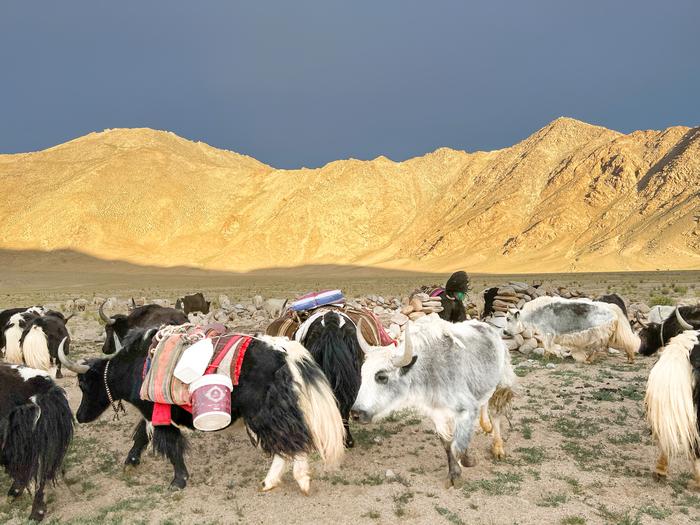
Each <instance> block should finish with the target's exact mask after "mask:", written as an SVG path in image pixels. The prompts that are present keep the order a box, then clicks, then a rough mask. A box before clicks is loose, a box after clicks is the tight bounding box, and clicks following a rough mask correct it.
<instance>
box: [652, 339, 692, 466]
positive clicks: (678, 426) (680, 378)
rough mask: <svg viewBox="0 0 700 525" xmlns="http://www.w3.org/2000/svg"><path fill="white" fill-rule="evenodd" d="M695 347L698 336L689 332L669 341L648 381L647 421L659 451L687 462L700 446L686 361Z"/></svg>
mask: <svg viewBox="0 0 700 525" xmlns="http://www.w3.org/2000/svg"><path fill="white" fill-rule="evenodd" d="M696 344H698V332H695V331H692V330H688V331H686V332H683V333H682V334H679V335H677V336H676V337H674V338H673V339H671V340H670V341H669V343H668V344H667V345H666V348H665V350H664V352H663V353H662V354H661V357H659V360H658V361H657V363H656V364H655V365H654V367H653V368H652V369H651V372H650V373H649V380H648V381H647V391H646V396H645V398H644V403H645V405H646V416H647V421H648V422H649V426H650V427H651V431H652V435H653V436H654V438H655V439H656V442H657V444H658V446H659V448H660V449H661V451H662V452H664V453H665V454H666V455H667V456H668V457H669V458H671V457H674V456H676V457H686V458H690V457H691V456H692V450H693V447H695V446H698V445H700V436H698V427H697V414H696V411H695V404H694V402H693V374H692V371H693V369H692V367H691V364H690V359H689V356H690V352H691V351H692V349H693V347H694V346H695V345H696Z"/></svg>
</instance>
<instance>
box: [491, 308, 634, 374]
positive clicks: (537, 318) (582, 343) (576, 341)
mask: <svg viewBox="0 0 700 525" xmlns="http://www.w3.org/2000/svg"><path fill="white" fill-rule="evenodd" d="M524 328H530V329H532V330H534V331H535V332H537V333H539V334H541V335H542V336H544V337H545V338H546V340H545V347H546V348H547V349H548V348H550V347H551V345H552V344H558V345H561V346H562V347H563V348H565V349H567V350H570V351H571V352H572V353H575V352H585V353H586V354H587V357H586V362H589V363H591V362H593V360H594V358H595V354H596V352H597V351H601V350H602V351H605V350H607V348H608V347H612V348H615V349H617V350H623V351H624V352H625V353H626V354H627V361H628V362H629V363H633V362H634V354H635V353H636V352H637V351H638V350H639V345H640V340H639V337H638V336H637V335H636V334H635V333H634V332H633V331H632V328H631V326H630V323H629V321H628V320H627V316H625V314H624V313H623V312H622V310H621V309H620V307H619V306H617V305H616V304H612V303H604V302H598V301H591V300H590V299H564V298H563V297H549V296H543V297H538V298H537V299H533V300H532V301H530V302H528V303H526V304H525V306H523V308H522V310H519V311H518V312H516V313H515V314H510V315H509V316H508V326H507V327H506V329H505V331H504V333H506V334H507V333H520V332H522V329H524Z"/></svg>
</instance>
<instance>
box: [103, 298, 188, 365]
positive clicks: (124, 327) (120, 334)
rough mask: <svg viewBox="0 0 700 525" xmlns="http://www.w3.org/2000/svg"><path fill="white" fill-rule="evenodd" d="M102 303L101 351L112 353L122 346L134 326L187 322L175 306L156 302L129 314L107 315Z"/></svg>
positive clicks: (157, 325) (137, 308)
mask: <svg viewBox="0 0 700 525" xmlns="http://www.w3.org/2000/svg"><path fill="white" fill-rule="evenodd" d="M104 305H105V303H102V304H101V305H100V309H99V312H100V318H101V319H102V321H103V322H104V323H105V335H106V337H105V342H104V345H103V346H102V353H104V354H114V353H115V352H117V351H118V350H119V349H120V348H121V347H122V341H124V339H125V338H126V334H128V333H129V330H132V329H134V328H158V327H159V326H162V325H167V324H172V325H179V324H183V323H187V322H188V319H187V316H186V315H185V314H183V313H182V312H181V311H180V310H176V309H175V308H168V307H165V306H160V305H157V304H147V305H145V306H138V307H136V308H134V309H133V310H131V312H129V315H124V314H116V315H113V316H111V317H107V315H106V314H105V312H104Z"/></svg>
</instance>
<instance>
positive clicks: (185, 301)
mask: <svg viewBox="0 0 700 525" xmlns="http://www.w3.org/2000/svg"><path fill="white" fill-rule="evenodd" d="M210 306H211V301H207V300H206V299H205V298H204V294H203V293H201V292H197V293H194V294H191V295H186V296H184V297H180V298H179V299H178V300H177V301H175V308H177V309H178V310H182V311H183V312H185V315H189V314H190V313H192V312H202V313H203V314H208V313H209V308H210Z"/></svg>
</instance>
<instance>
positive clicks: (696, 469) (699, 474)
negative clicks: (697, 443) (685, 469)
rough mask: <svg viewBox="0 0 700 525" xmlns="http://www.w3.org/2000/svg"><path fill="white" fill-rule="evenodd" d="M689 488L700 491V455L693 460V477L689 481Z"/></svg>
mask: <svg viewBox="0 0 700 525" xmlns="http://www.w3.org/2000/svg"><path fill="white" fill-rule="evenodd" d="M688 488H689V489H690V490H695V491H698V492H700V457H696V458H695V459H694V460H693V479H691V480H690V481H689V482H688Z"/></svg>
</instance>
